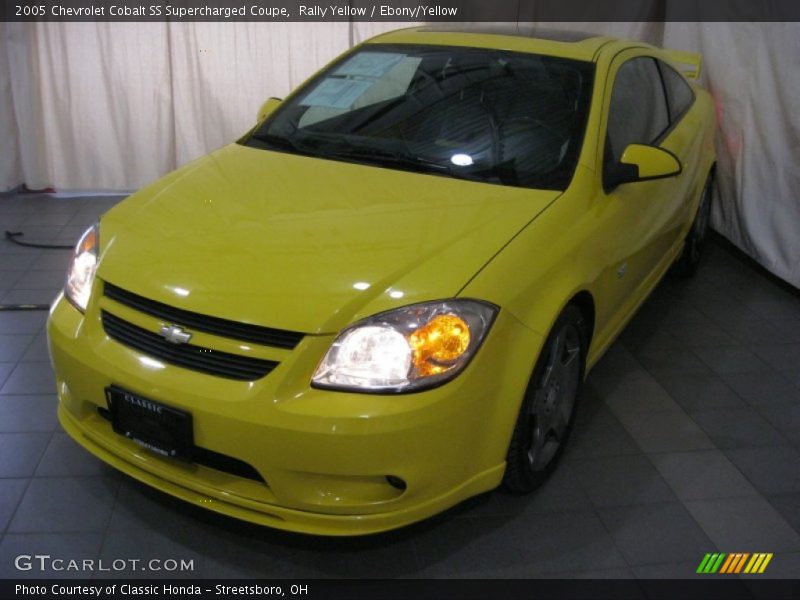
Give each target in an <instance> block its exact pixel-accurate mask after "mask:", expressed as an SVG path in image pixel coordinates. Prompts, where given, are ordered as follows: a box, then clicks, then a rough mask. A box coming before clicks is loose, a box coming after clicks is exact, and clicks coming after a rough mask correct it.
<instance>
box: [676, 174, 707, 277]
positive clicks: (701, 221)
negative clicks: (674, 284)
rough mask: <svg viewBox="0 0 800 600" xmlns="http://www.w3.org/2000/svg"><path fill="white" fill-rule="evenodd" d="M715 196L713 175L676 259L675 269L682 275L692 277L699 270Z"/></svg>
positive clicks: (704, 189) (705, 188) (677, 273)
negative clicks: (681, 250)
mask: <svg viewBox="0 0 800 600" xmlns="http://www.w3.org/2000/svg"><path fill="white" fill-rule="evenodd" d="M713 196H714V180H713V179H712V177H711V175H709V176H708V179H706V185H705V187H704V188H703V195H702V197H701V198H700V205H699V206H698V207H697V214H696V215H695V217H694V222H693V223H692V228H691V229H690V230H689V234H688V235H687V236H686V243H685V245H684V247H683V252H682V253H681V255H680V256H679V257H678V260H676V261H675V265H674V267H673V271H674V273H675V274H676V275H678V276H680V277H691V276H692V275H694V274H695V272H696V271H697V267H698V265H699V264H700V256H701V254H702V250H703V243H704V242H705V239H706V233H707V232H708V222H709V220H710V218H711V200H712V198H713Z"/></svg>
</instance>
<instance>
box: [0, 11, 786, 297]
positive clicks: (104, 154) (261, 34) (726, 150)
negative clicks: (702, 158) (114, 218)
mask: <svg viewBox="0 0 800 600" xmlns="http://www.w3.org/2000/svg"><path fill="white" fill-rule="evenodd" d="M401 26H404V24H401V23H288V24H270V23H37V24H27V23H26V24H21V23H15V24H10V23H0V191H2V190H5V189H11V188H13V187H15V186H17V185H19V184H22V183H25V184H27V185H28V187H31V188H44V187H49V186H53V187H55V188H57V189H59V190H76V189H77V190H130V189H135V188H137V187H140V186H142V185H144V184H145V183H147V182H149V181H152V180H153V179H156V178H157V177H159V176H160V175H162V174H164V173H166V172H168V171H170V170H172V169H174V168H175V167H177V166H179V165H181V164H184V163H185V162H187V161H189V160H191V159H193V158H196V157H198V156H201V155H203V154H205V153H207V152H209V151H211V150H213V149H215V148H217V147H219V146H221V145H223V144H225V143H229V142H230V141H232V140H234V139H236V138H237V137H238V136H239V135H241V134H242V133H243V132H245V131H246V130H247V129H248V128H249V127H250V126H251V124H252V123H253V121H254V119H255V114H256V110H257V108H258V106H259V105H260V104H261V102H262V101H263V100H264V99H266V98H267V97H269V96H279V97H282V96H284V95H286V93H287V92H288V91H289V90H290V89H291V88H292V87H294V86H296V85H297V84H298V83H300V82H301V81H302V80H303V79H305V78H306V77H308V76H309V75H311V74H312V73H313V72H314V71H315V70H316V69H318V68H319V67H321V66H322V65H324V64H325V63H326V62H327V61H329V60H330V59H331V58H332V57H334V56H336V55H337V54H339V53H340V52H342V51H343V50H345V49H346V48H348V47H349V46H351V45H353V44H356V43H359V42H360V41H363V40H364V39H366V38H368V37H371V36H372V35H376V34H378V33H380V32H381V31H385V30H389V29H396V28H398V27H401ZM545 26H547V27H558V28H569V29H579V30H585V31H593V32H598V33H606V34H610V35H615V36H621V37H628V38H634V39H641V40H644V41H647V42H650V43H653V44H656V45H663V46H666V47H670V48H677V49H683V50H690V51H699V52H702V53H703V57H704V83H705V84H706V85H707V86H708V88H709V89H710V91H711V93H712V94H713V96H714V98H715V101H716V103H717V108H718V110H717V113H718V119H719V125H720V135H719V143H718V154H719V169H718V183H719V191H720V194H719V198H718V201H717V203H716V206H715V211H714V214H713V217H712V218H713V220H712V225H713V226H714V228H715V229H716V230H718V231H720V232H721V233H722V234H723V235H725V236H726V237H728V238H729V239H731V240H732V241H733V242H734V243H735V244H736V245H738V246H739V247H740V248H742V249H743V250H744V251H745V252H747V253H748V254H750V255H751V256H753V257H754V258H755V259H756V260H758V261H759V262H760V263H761V264H763V265H764V266H765V267H767V268H768V269H769V270H771V271H772V272H773V273H775V274H777V275H778V276H780V277H782V278H784V279H786V280H787V281H789V282H791V283H792V284H794V285H795V286H800V24H797V23H560V24H545Z"/></svg>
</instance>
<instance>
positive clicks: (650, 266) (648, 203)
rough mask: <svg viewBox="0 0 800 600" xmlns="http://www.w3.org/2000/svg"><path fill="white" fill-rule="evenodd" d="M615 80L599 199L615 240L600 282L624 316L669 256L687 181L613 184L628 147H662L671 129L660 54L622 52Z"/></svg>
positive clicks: (614, 69)
mask: <svg viewBox="0 0 800 600" xmlns="http://www.w3.org/2000/svg"><path fill="white" fill-rule="evenodd" d="M608 81H609V82H610V83H611V86H610V93H609V92H608V91H607V94H608V96H607V97H606V106H608V111H607V114H606V119H605V133H603V132H602V130H601V139H602V140H603V148H601V154H602V163H601V166H600V170H601V179H602V185H603V192H604V195H603V196H602V197H601V198H600V199H599V203H600V204H601V205H602V208H601V212H602V213H603V216H604V217H605V218H603V219H602V220H601V221H598V226H599V227H600V228H602V229H604V231H602V232H599V233H601V236H602V238H603V239H606V240H613V242H612V243H611V244H610V246H609V247H608V250H609V254H608V262H607V264H606V270H605V272H604V274H603V276H602V279H603V280H604V281H602V283H601V285H602V286H603V288H604V292H605V295H606V296H605V297H606V298H607V299H609V300H610V302H609V309H610V310H609V312H611V313H616V314H613V315H612V314H609V315H607V316H608V317H613V316H616V317H618V318H622V317H623V316H624V315H625V314H627V313H628V312H629V309H628V307H629V305H630V304H632V303H638V300H640V293H641V291H642V290H643V289H646V288H647V287H648V286H649V285H650V284H651V283H652V280H653V277H654V276H655V275H656V273H657V269H658V268H659V267H662V268H663V267H664V264H665V260H667V259H668V256H667V255H668V254H669V251H670V248H671V247H672V246H673V244H674V235H675V232H674V228H675V224H676V222H677V213H678V212H679V209H680V206H681V199H680V197H681V196H682V192H681V191H679V190H680V188H681V187H682V185H683V184H682V183H681V179H682V175H678V176H676V177H670V178H666V179H656V180H651V181H640V182H635V183H625V184H621V185H617V186H613V187H612V186H610V185H609V184H608V181H609V177H608V176H609V174H610V172H611V167H612V166H613V165H614V164H616V163H618V162H619V160H620V158H621V157H622V153H623V152H624V151H625V148H626V147H627V146H628V145H630V144H647V145H653V146H660V145H661V143H662V142H663V141H664V139H665V136H667V135H669V133H670V118H669V108H668V104H667V98H666V95H665V92H664V86H663V83H662V79H661V74H660V71H659V68H658V65H657V62H656V59H654V58H653V57H652V56H649V55H648V54H644V53H642V51H638V50H632V51H627V52H623V53H621V54H619V55H618V56H617V58H616V59H615V60H614V62H613V63H612V65H611V68H610V70H609V79H608ZM679 158H680V156H679ZM612 320H616V319H613V318H612Z"/></svg>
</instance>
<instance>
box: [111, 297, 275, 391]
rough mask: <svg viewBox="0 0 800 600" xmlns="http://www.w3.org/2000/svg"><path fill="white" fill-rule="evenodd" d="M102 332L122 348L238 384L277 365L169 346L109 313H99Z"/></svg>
mask: <svg viewBox="0 0 800 600" xmlns="http://www.w3.org/2000/svg"><path fill="white" fill-rule="evenodd" d="M101 319H102V322H103V329H104V330H105V332H106V334H108V336H109V337H110V338H112V339H114V340H116V341H118V342H119V343H121V344H124V345H125V346H128V347H130V348H133V349H135V350H139V351H140V352H142V353H143V354H147V355H148V356H152V357H154V358H158V359H161V360H163V361H164V362H167V363H170V364H173V365H177V366H179V367H183V368H185V369H191V370H193V371H199V372H201V373H207V374H209V375H216V376H218V377H225V378H227V379H237V380H240V381H254V380H256V379H261V378H262V377H264V376H265V375H267V374H268V373H270V372H271V371H272V370H273V369H274V368H275V367H277V366H278V363H277V362H275V361H272V360H264V359H261V358H250V357H247V356H240V355H238V354H230V353H228V352H220V351H218V350H211V349H210V348H203V347H201V346H195V345H193V344H172V343H170V342H168V341H166V340H165V339H164V338H162V337H161V336H160V335H158V334H157V333H153V332H151V331H148V330H146V329H142V328H141V327H139V326H137V325H133V324H132V323H129V322H127V321H124V320H123V319H120V318H119V317H115V316H114V315H112V314H111V313H108V312H106V311H102V313H101Z"/></svg>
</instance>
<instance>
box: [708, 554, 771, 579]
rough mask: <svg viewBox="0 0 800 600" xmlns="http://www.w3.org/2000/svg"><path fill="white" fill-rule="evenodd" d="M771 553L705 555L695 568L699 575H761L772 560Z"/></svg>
mask: <svg viewBox="0 0 800 600" xmlns="http://www.w3.org/2000/svg"><path fill="white" fill-rule="evenodd" d="M772 556H773V555H772V553H771V552H769V553H767V552H756V553H754V554H750V553H749V552H733V553H730V554H727V553H724V552H723V553H716V554H706V555H705V556H704V557H703V560H702V561H700V566H698V567H697V572H698V573H700V574H713V573H720V574H722V573H725V574H734V575H735V574H737V573H752V574H754V573H763V572H764V571H765V570H766V568H767V565H768V564H769V562H770V561H771V560H772Z"/></svg>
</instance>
